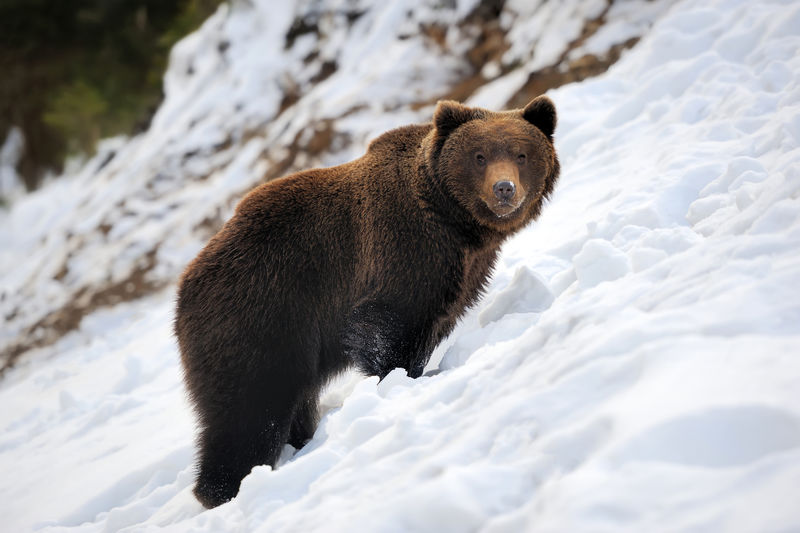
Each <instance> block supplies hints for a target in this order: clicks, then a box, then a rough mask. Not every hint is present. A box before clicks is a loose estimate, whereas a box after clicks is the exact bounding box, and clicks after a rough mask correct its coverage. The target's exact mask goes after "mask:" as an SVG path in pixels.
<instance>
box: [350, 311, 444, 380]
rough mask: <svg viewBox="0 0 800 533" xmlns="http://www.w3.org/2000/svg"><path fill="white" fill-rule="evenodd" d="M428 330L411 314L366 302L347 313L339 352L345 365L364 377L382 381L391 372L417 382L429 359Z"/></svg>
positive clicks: (428, 328)
mask: <svg viewBox="0 0 800 533" xmlns="http://www.w3.org/2000/svg"><path fill="white" fill-rule="evenodd" d="M429 337H430V326H428V327H427V328H426V327H425V325H424V324H421V323H419V320H417V319H415V317H414V316H413V314H412V313H409V312H403V311H401V310H398V309H396V308H394V309H393V308H391V307H390V306H388V305H385V304H381V303H378V302H373V301H371V302H366V303H362V304H361V305H359V306H357V307H356V308H355V309H353V311H352V312H351V313H350V316H349V317H348V320H347V323H346V325H345V327H344V330H343V331H342V334H341V337H340V343H341V347H342V352H343V353H344V355H345V357H346V358H347V360H348V361H349V362H351V363H352V364H354V365H355V366H356V367H358V369H359V370H361V371H362V372H364V373H365V374H368V375H374V376H378V377H379V378H380V379H383V378H384V377H385V376H386V375H387V374H388V373H389V372H391V371H392V370H394V369H395V368H404V369H405V370H406V371H407V372H408V375H409V376H410V377H412V378H417V377H419V376H421V375H422V370H423V369H424V368H425V365H426V364H427V362H428V359H429V358H430V356H431V352H432V347H431V346H429V344H430V343H429V342H428V340H429Z"/></svg>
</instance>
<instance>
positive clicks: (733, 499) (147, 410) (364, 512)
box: [0, 0, 800, 532]
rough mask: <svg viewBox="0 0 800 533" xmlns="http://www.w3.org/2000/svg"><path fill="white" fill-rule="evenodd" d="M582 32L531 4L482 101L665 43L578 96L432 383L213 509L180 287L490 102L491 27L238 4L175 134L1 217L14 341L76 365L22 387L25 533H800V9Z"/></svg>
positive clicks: (146, 139)
mask: <svg viewBox="0 0 800 533" xmlns="http://www.w3.org/2000/svg"><path fill="white" fill-rule="evenodd" d="M551 4H552V3H548V4H543V5H539V4H538V3H530V4H529V3H523V2H508V3H507V4H506V5H505V7H504V8H503V9H504V12H505V13H507V15H504V16H501V18H500V20H501V29H502V30H503V33H504V35H506V38H507V42H508V43H509V46H508V47H507V48H505V49H504V50H502V52H497V54H496V55H492V54H489V56H488V57H487V58H484V59H486V60H487V61H486V65H487V66H486V67H484V68H483V70H482V71H481V72H479V73H478V75H479V76H480V77H479V79H478V82H479V83H478V85H477V89H475V90H472V91H470V92H469V97H468V98H467V103H469V104H472V105H483V106H487V107H493V108H501V107H503V106H505V105H506V104H507V103H508V102H511V101H513V99H514V98H515V96H516V95H518V94H520V91H521V89H522V88H523V87H525V86H526V85H528V84H530V83H531V77H530V76H529V73H530V72H533V71H535V70H536V71H542V70H541V69H542V68H544V67H547V66H552V65H554V64H559V63H560V62H563V61H568V60H569V57H572V58H573V59H575V58H579V57H584V55H585V54H589V53H592V54H598V55H601V56H602V55H603V54H605V53H606V51H608V50H610V49H611V48H612V47H613V46H615V45H617V44H619V43H622V42H625V41H627V40H629V39H631V38H632V37H636V36H639V35H642V38H641V40H639V42H638V43H636V45H635V46H634V47H633V48H632V49H630V50H629V51H627V52H625V53H623V54H622V58H621V59H620V61H619V62H618V63H616V64H615V65H614V66H613V67H611V69H610V70H609V71H608V72H607V73H606V74H604V75H601V76H599V77H597V78H592V79H588V80H586V81H583V82H580V83H574V84H568V85H564V86H562V87H560V88H558V89H555V90H553V91H550V92H549V95H550V96H551V97H552V98H553V99H554V101H555V102H556V104H557V106H558V109H559V118H560V124H559V127H558V130H557V132H556V146H557V148H558V149H559V153H560V156H561V159H562V164H563V170H562V178H561V180H560V183H559V186H558V188H557V191H556V194H555V196H554V198H553V200H552V202H551V203H550V204H549V205H548V206H547V207H546V208H545V210H544V214H543V216H542V217H541V218H540V220H539V221H537V222H536V223H534V224H533V225H532V226H531V227H529V228H528V229H527V230H525V231H524V232H522V233H521V234H520V235H518V236H517V237H515V238H514V239H512V240H511V241H509V242H508V243H507V244H506V246H505V248H504V252H503V255H502V257H501V260H500V263H499V265H498V268H497V271H496V273H495V276H494V278H493V281H492V284H491V286H490V289H489V291H488V293H487V295H486V297H485V298H484V299H483V301H482V302H481V303H480V304H479V305H478V306H477V307H476V308H475V309H474V310H472V311H471V312H470V314H469V315H468V316H467V317H466V318H465V319H464V320H463V322H462V323H461V324H460V325H459V327H458V328H457V329H456V331H455V332H454V333H453V334H452V335H451V336H450V338H449V339H448V340H447V341H446V342H445V343H444V344H443V345H442V346H440V347H439V349H437V351H436V353H435V354H434V357H433V359H432V361H431V363H430V365H429V369H428V370H429V372H428V374H427V375H426V376H424V377H422V378H420V379H417V380H412V379H409V378H408V377H407V376H406V375H405V373H404V372H403V371H402V370H395V371H394V372H393V373H392V374H390V375H389V376H388V377H387V378H386V379H385V380H383V381H382V382H380V383H378V382H377V379H376V378H371V377H363V376H358V375H354V374H349V375H346V376H343V378H342V379H341V380H339V381H337V382H336V383H334V384H332V386H331V387H330V389H329V390H328V391H327V392H326V394H325V395H324V398H323V404H324V405H325V406H326V409H327V410H328V411H327V414H326V415H325V416H324V417H323V419H322V422H321V424H320V426H319V428H318V430H317V432H316V434H315V437H314V439H313V440H312V441H311V442H310V443H309V444H308V445H307V446H306V447H305V448H303V449H302V450H299V451H295V450H293V449H291V447H288V446H287V448H286V449H285V450H284V455H283V457H282V462H281V465H280V466H279V467H278V468H277V469H276V470H274V471H273V470H272V469H270V468H268V467H256V468H254V469H253V471H252V473H251V474H250V475H249V476H248V477H247V478H245V480H244V482H243V484H242V489H241V492H240V494H239V496H238V497H237V498H236V499H234V500H233V501H231V502H229V503H227V504H225V505H223V506H221V507H219V508H217V509H214V510H212V511H204V510H203V509H202V508H201V507H200V505H199V504H198V503H197V502H196V501H195V500H194V499H193V497H192V495H191V484H192V481H193V466H192V453H193V445H192V437H193V421H192V416H191V413H190V411H189V408H188V405H187V403H186V400H185V397H184V391H183V388H182V384H181V375H180V367H179V363H178V357H177V351H176V347H175V344H174V340H173V339H172V337H171V333H170V326H171V324H170V322H171V317H172V306H173V298H174V295H173V285H172V283H173V282H174V279H175V276H176V275H177V273H178V272H179V271H180V268H181V267H182V266H183V264H185V262H186V261H188V260H189V259H190V258H191V257H192V256H193V255H194V253H196V251H197V250H198V248H199V247H200V246H202V244H203V241H204V239H206V238H207V237H208V235H209V234H210V232H211V231H213V228H214V227H215V225H218V223H219V222H218V221H221V220H224V218H225V217H226V216H227V215H228V213H229V212H230V209H231V208H232V206H233V205H234V204H235V201H236V199H237V198H238V197H239V196H240V195H241V194H242V192H244V191H246V190H247V189H248V188H249V187H251V186H252V185H254V184H256V183H258V182H259V180H261V179H264V176H265V175H266V176H267V177H269V175H270V173H271V172H285V171H289V170H290V169H292V168H295V167H298V166H300V167H302V166H307V165H313V164H332V163H336V162H339V161H342V160H346V159H349V158H351V157H354V156H357V155H358V154H359V153H360V152H361V151H362V150H363V147H364V145H365V144H366V142H367V141H368V140H369V138H371V137H372V136H374V135H375V134H376V133H380V132H381V131H383V130H385V129H386V128H388V127H392V126H395V125H399V124H402V123H407V122H414V121H424V120H426V119H427V116H429V112H430V109H431V105H432V103H433V101H435V99H436V98H437V97H440V96H445V95H446V94H447V93H443V92H442V91H441V88H443V87H451V88H452V87H455V86H457V85H458V84H459V83H463V82H464V81H465V80H470V79H472V78H474V76H475V73H474V72H473V73H472V74H469V72H470V71H469V68H467V67H468V65H466V64H465V63H464V60H463V57H464V56H465V55H468V54H469V53H477V52H475V50H476V48H475V47H474V46H473V44H474V43H475V42H476V41H475V40H474V39H475V36H474V32H475V31H478V30H476V29H475V28H476V26H474V25H471V23H470V22H469V21H470V20H471V19H470V16H471V14H473V13H474V12H475V9H477V8H476V5H475V2H458V3H457V4H456V5H455V7H453V8H446V9H445V8H434V7H432V6H433V4H432V3H430V4H429V3H425V2H419V5H417V6H416V8H415V9H413V10H411V11H410V13H411V14H409V13H407V12H406V8H401V7H399V4H398V3H393V5H392V6H378V5H377V4H376V5H369V4H368V3H367V2H362V3H358V4H357V5H356V4H350V3H347V4H344V3H342V4H341V6H339V5H338V4H337V6H338V7H337V9H338V8H341V9H339V10H338V11H337V10H334V11H333V12H335V13H336V15H331V16H329V17H327V18H326V17H321V18H319V20H317V19H314V18H313V16H312V15H313V14H314V13H316V11H314V9H312V6H311V3H309V5H306V4H302V5H300V6H299V7H298V8H297V11H296V12H291V11H288V10H284V9H283V8H281V9H279V8H276V7H275V6H270V7H267V5H266V3H264V5H262V4H260V3H253V5H252V6H250V7H247V6H246V5H244V4H234V7H233V8H230V9H227V8H223V9H222V10H221V11H220V12H219V13H217V14H216V15H215V16H214V17H212V18H211V19H210V20H209V21H208V22H207V23H206V24H205V25H204V27H203V28H202V29H201V30H200V31H198V32H197V33H195V34H194V35H192V36H190V37H188V38H187V39H185V40H184V41H182V42H181V43H180V44H179V45H178V46H177V47H176V49H175V51H174V54H173V58H172V62H171V66H170V70H169V72H168V74H167V77H166V79H165V84H166V89H167V99H166V101H165V103H164V105H163V106H162V108H161V109H160V110H159V112H158V114H157V116H156V118H155V120H154V121H153V127H152V128H151V130H150V131H149V132H148V133H146V134H144V135H142V136H140V137H137V138H134V139H129V140H127V139H115V140H111V141H108V142H107V144H106V145H105V147H104V148H103V149H102V150H101V151H100V153H99V154H98V156H97V157H96V158H95V159H94V160H93V161H89V162H88V163H86V164H85V165H84V166H83V167H82V168H81V169H79V170H77V171H76V172H75V173H74V174H73V175H70V176H66V177H63V178H61V179H59V180H57V181H54V182H53V183H51V184H50V185H48V186H47V187H45V188H44V189H42V190H41V191H38V192H37V193H35V194H33V195H31V196H29V197H27V198H25V199H23V200H20V201H19V202H17V203H16V204H15V205H14V206H13V207H12V209H11V210H9V211H8V212H5V213H3V214H2V215H0V217H2V223H0V227H2V228H3V229H2V232H1V233H0V246H2V252H0V253H1V254H2V255H0V258H1V259H2V270H0V274H2V278H1V279H2V283H3V297H2V300H0V301H1V302H2V305H3V311H4V313H3V314H4V317H5V323H4V327H3V331H2V338H0V341H2V342H3V343H4V344H3V345H4V346H7V347H9V348H8V349H9V350H11V349H12V348H13V347H14V346H22V345H23V344H25V341H28V340H29V337H30V336H31V335H33V334H34V333H35V332H40V333H39V335H41V336H43V337H47V336H48V335H49V336H52V337H53V338H50V339H44V340H41V341H40V342H39V341H37V342H33V343H30V342H28V343H27V344H26V345H25V349H24V351H23V352H19V353H22V354H23V356H20V357H19V358H18V360H17V364H16V366H15V367H14V368H12V369H11V370H9V371H8V372H6V374H5V375H4V376H3V378H2V381H0V403H2V404H3V405H5V406H6V409H4V410H3V411H2V413H0V427H2V433H1V434H0V465H1V466H2V472H3V481H2V482H0V501H2V502H3V506H2V509H3V516H4V526H3V527H4V528H6V529H8V530H9V531H24V530H37V531H48V532H55V531H123V530H126V531H157V530H162V529H163V530H167V531H208V532H218V531H270V532H273V531H398V532H400V531H431V532H434V531H436V532H440V531H478V530H480V531H487V532H501V531H503V532H506V531H507V532H517V531H664V530H669V531H676V530H677V531H743V532H744V531H791V530H796V529H800V509H798V507H797V504H796V494H797V489H798V487H800V392H798V391H800V359H798V356H797V354H798V353H800V289H799V288H798V286H799V285H800V253H799V252H798V251H800V54H798V52H797V51H798V50H800V30H798V28H800V6H798V5H797V4H796V3H792V2H781V1H777V0H775V1H764V2H758V3H756V2H739V1H735V0H718V1H716V2H706V3H703V4H702V5H700V4H698V3H695V2H682V3H677V4H674V5H669V4H664V3H656V5H651V4H650V3H639V2H625V3H615V4H613V5H612V6H611V8H610V9H607V10H605V9H606V6H605V3H603V2H587V3H578V2H574V3H562V4H561V6H562V7H559V9H555V7H554V6H552V5H551ZM345 5H346V6H356V7H355V8H353V11H348V10H347V9H345ZM348 9H349V8H348ZM604 10H605V11H604ZM300 15H303V17H300ZM601 15H602V18H603V21H604V22H605V23H604V24H603V25H601V26H600V27H599V29H598V28H595V31H594V32H593V33H591V35H590V36H588V37H587V38H585V39H584V40H583V41H581V39H580V38H581V36H582V35H584V34H583V29H584V28H585V26H586V24H584V23H585V22H586V21H591V20H598V17H601ZM504 17H505V18H504ZM298 20H300V21H301V22H302V21H305V23H306V25H305V26H303V25H302V24H299V23H298V22H297V21H298ZM453 20H458V21H461V22H463V24H460V25H454V26H453V27H454V28H455V29H453V30H452V31H447V32H445V33H444V34H441V33H437V31H436V30H430V28H436V27H441V26H440V25H441V24H443V23H444V22H452V21H453ZM651 20H654V21H655V23H654V25H653V27H652V28H651V29H650V30H648V31H647V32H646V33H645V32H644V28H646V27H647V25H648V21H651ZM437 24H439V26H437ZM307 27H315V28H318V29H319V32H317V31H316V30H315V31H304V30H303V28H307ZM421 27H427V28H429V31H428V33H427V34H425V36H422V34H420V33H419V28H421ZM292 28H294V32H293V33H294V34H296V35H295V37H294V39H293V41H292V43H291V45H287V42H286V40H285V36H286V35H287V33H289V34H291V33H292V32H291V31H289V30H291V29H292ZM301 30H303V31H301ZM437 39H438V40H439V41H438V42H437ZM471 39H472V40H471ZM317 41H320V42H317ZM323 41H324V42H323ZM221 43H226V44H225V45H224V46H221ZM437 43H438V44H437ZM318 47H319V49H320V50H321V52H320V53H318V54H317V55H314V53H313V50H315V49H316V48H318ZM501 48H502V47H501ZM274 49H281V50H284V52H285V53H282V54H267V53H265V50H274ZM498 50H500V49H498ZM533 50H536V52H535V53H534V52H533ZM571 54H572V55H573V56H574V57H573V56H571ZM562 56H563V57H562ZM309 57H310V59H308V60H307V61H304V59H305V58H309ZM326 63H328V64H330V63H335V65H336V67H335V70H334V71H333V72H328V74H327V76H322V78H318V77H319V76H321V73H323V72H324V71H325V72H327V71H330V69H331V68H332V67H324V65H325V64H326ZM326 68H327V70H325V69H326ZM465 72H466V73H467V74H465ZM312 78H314V81H312ZM470 83H476V82H475V81H474V80H473V81H470ZM291 87H294V88H295V89H293V90H294V91H295V92H294V93H293V92H292V90H289V88H291ZM290 94H294V96H291V97H287V96H286V95H290ZM282 108H283V109H282ZM290 109H291V112H287V111H288V110H290ZM112 153H113V155H111V154H112ZM23 229H24V230H25V231H23ZM136 272H139V274H138V277H137V275H132V273H136ZM137 283H139V284H140V286H138V287H137V286H136V284H137ZM128 284H132V286H131V288H130V292H136V293H137V294H138V293H139V292H144V293H147V294H149V295H148V296H146V297H143V298H136V299H133V298H129V297H126V296H125V294H126V290H127V289H126V287H128ZM140 289H141V290H140ZM145 289H146V290H145ZM104 291H105V292H104ZM98 295H99V296H98ZM81 298H83V299H84V300H86V301H85V302H84V303H85V304H86V305H85V306H84V307H80V309H83V311H75V310H74V309H73V310H72V311H73V312H78V313H79V315H80V319H79V321H78V324H77V325H76V324H71V325H70V324H66V325H70V327H69V328H67V327H66V325H65V324H63V323H61V322H59V320H67V318H61V319H59V318H58V316H59V315H58V313H62V314H64V315H65V316H74V315H71V314H70V313H66V312H64V311H63V310H64V309H68V308H69V303H70V302H72V301H74V300H80V299H81ZM115 302H119V303H115ZM48 317H50V318H48ZM47 320H50V321H51V322H52V324H50V323H48V322H47ZM37 324H38V326H37ZM48 324H49V325H48ZM59 328H60V329H59ZM62 330H63V331H62Z"/></svg>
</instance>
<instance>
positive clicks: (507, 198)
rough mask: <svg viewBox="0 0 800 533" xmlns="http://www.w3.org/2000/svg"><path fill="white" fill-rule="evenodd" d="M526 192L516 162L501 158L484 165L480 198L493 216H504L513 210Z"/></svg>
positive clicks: (520, 203)
mask: <svg viewBox="0 0 800 533" xmlns="http://www.w3.org/2000/svg"><path fill="white" fill-rule="evenodd" d="M526 194H527V191H526V190H525V186H524V185H523V184H522V182H521V181H520V175H519V168H518V167H517V165H516V164H514V163H512V162H511V161H509V160H506V159H501V160H500V161H493V162H491V163H489V164H488V165H487V166H486V172H485V174H484V176H483V185H482V187H481V199H482V200H483V202H484V203H485V204H486V205H487V206H488V207H489V209H491V210H492V212H493V213H494V214H495V216H498V217H506V216H508V215H510V214H511V213H513V212H515V211H516V210H517V208H518V207H519V206H520V205H522V202H523V200H525V195H526Z"/></svg>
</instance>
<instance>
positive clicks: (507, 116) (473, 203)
mask: <svg viewBox="0 0 800 533" xmlns="http://www.w3.org/2000/svg"><path fill="white" fill-rule="evenodd" d="M433 126H434V131H433V133H432V135H433V146H432V150H431V151H430V152H429V157H430V158H432V159H433V160H432V161H430V163H431V166H432V167H433V169H434V172H435V173H436V179H437V180H439V181H440V183H441V184H442V185H443V186H444V187H445V188H446V190H447V191H448V192H449V194H450V195H451V196H452V197H453V198H455V200H456V201H457V202H458V203H459V204H460V205H461V207H463V208H464V209H465V210H466V211H467V212H468V213H470V214H471V215H472V217H474V218H475V219H476V220H477V221H478V222H479V223H480V224H481V225H483V226H488V227H490V228H492V229H495V230H497V231H501V232H504V233H505V232H509V231H514V230H516V229H519V228H520V227H522V226H523V225H525V224H526V223H527V222H529V221H530V220H533V219H534V218H536V217H537V216H538V215H539V212H540V210H541V207H542V203H543V202H544V200H545V199H546V198H547V197H548V196H549V195H550V194H551V193H552V191H553V187H554V186H555V182H556V180H557V179H558V174H559V163H558V158H557V157H556V152H555V148H554V147H553V131H554V130H555V126H556V109H555V106H554V105H553V102H552V101H551V100H550V99H549V98H548V97H546V96H539V97H537V98H535V99H534V100H533V101H531V102H530V103H529V104H528V105H527V106H525V108H524V109H515V110H512V111H504V112H492V111H488V110H486V109H481V108H472V107H467V106H464V105H461V104H459V103H457V102H453V101H441V102H439V103H438V104H437V106H436V111H435V112H434V115H433Z"/></svg>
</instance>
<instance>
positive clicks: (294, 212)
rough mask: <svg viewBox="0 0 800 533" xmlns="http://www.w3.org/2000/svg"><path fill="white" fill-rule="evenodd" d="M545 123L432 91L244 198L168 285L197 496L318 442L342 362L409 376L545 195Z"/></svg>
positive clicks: (548, 145)
mask: <svg viewBox="0 0 800 533" xmlns="http://www.w3.org/2000/svg"><path fill="white" fill-rule="evenodd" d="M554 128H555V108H554V107H553V105H552V102H550V100H549V99H547V98H546V97H539V98H537V99H535V100H534V101H533V102H531V103H530V104H529V105H528V106H526V108H525V109H524V110H514V111H507V112H502V113H493V112H491V111H487V110H484V109H478V108H468V107H465V106H462V105H460V104H457V103H455V102H440V103H439V105H438V106H437V108H436V112H435V114H434V122H433V124H425V125H416V126H405V127H402V128H398V129H396V130H392V131H390V132H387V133H385V134H383V135H381V136H380V137H379V138H377V139H376V140H374V141H373V142H372V143H371V144H370V146H369V148H368V150H367V153H366V154H365V155H364V156H363V157H361V158H360V159H357V160H355V161H353V162H350V163H347V164H344V165H341V166H338V167H333V168H325V169H315V170H309V171H304V172H299V173H296V174H293V175H291V176H287V177H285V178H282V179H279V180H275V181H272V182H270V183H266V184H264V185H261V186H259V187H257V188H256V189H254V190H253V191H252V192H250V193H249V194H248V195H247V196H246V197H245V198H244V199H243V200H242V201H241V203H240V204H239V205H238V207H237V208H236V213H235V214H234V216H233V218H231V219H230V220H229V221H228V222H227V223H226V224H225V226H224V227H223V228H222V229H221V230H220V232H219V233H218V234H217V235H216V236H214V237H213V238H212V239H211V241H210V242H209V243H208V245H207V246H206V248H205V249H204V250H203V251H202V252H200V254H199V255H198V256H197V258H195V259H194V261H192V263H191V264H190V265H189V266H188V267H187V269H186V272H185V273H184V275H183V278H182V280H181V284H180V288H179V292H178V305H177V313H176V319H175V332H176V335H177V337H178V341H179V345H180V349H181V358H182V362H183V365H184V370H185V378H186V385H187V388H188V390H189V394H190V397H191V400H192V402H193V404H194V407H195V410H196V412H197V415H198V418H199V426H200V435H199V439H198V444H199V473H198V479H197V485H196V487H195V494H196V495H197V497H198V499H199V500H200V501H201V502H202V503H203V504H204V505H205V506H207V507H213V506H215V505H219V504H220V503H223V502H225V501H227V500H229V499H230V498H232V497H233V496H235V495H236V493H237V492H238V490H239V484H240V482H241V480H242V478H243V477H244V476H245V475H247V473H248V472H249V471H250V469H251V468H252V467H253V466H254V465H257V464H270V465H274V464H275V461H276V460H277V459H278V456H279V454H280V451H281V449H282V447H283V445H284V444H285V443H286V442H289V443H291V444H292V445H293V446H295V447H300V446H302V445H303V444H304V443H305V441H306V440H308V439H310V438H311V437H312V436H313V432H314V429H315V426H316V422H317V396H318V393H319V390H320V388H321V387H322V386H323V385H324V384H325V383H326V381H327V380H328V379H330V378H331V377H332V376H333V375H335V374H336V373H337V372H340V371H341V370H343V369H345V368H347V367H349V366H356V367H358V368H359V369H360V370H362V371H363V372H365V373H367V374H374V375H377V376H380V377H381V378H382V377H383V376H385V375H386V374H387V373H388V372H390V371H391V370H392V369H394V368H395V367H402V368H405V369H406V370H407V371H408V373H409V375H410V376H412V377H417V376H419V375H421V373H422V370H423V368H424V366H425V364H426V363H427V361H428V358H429V357H430V354H431V352H432V350H433V349H434V347H435V346H436V344H438V343H439V342H440V341H441V340H442V339H443V338H444V336H445V335H447V334H448V333H449V332H450V331H451V330H452V328H453V326H454V324H455V322H456V320H457V319H458V318H459V317H460V316H461V315H462V314H463V312H464V310H465V309H466V308H467V307H468V306H469V305H471V304H473V303H475V302H476V300H477V298H478V297H479V296H480V294H481V291H482V289H483V287H484V285H485V283H486V281H487V278H488V276H489V274H490V271H491V269H492V266H493V264H494V261H495V258H496V256H497V252H498V250H499V248H500V245H501V243H502V242H503V240H504V239H505V238H506V237H508V236H509V235H510V234H512V233H513V232H515V231H517V230H519V229H520V228H522V227H523V226H524V225H525V224H527V223H528V222H530V221H531V220H533V219H534V218H536V217H537V216H538V214H539V212H540V210H541V207H542V204H543V202H544V200H545V199H546V198H547V197H548V195H549V194H550V193H551V192H552V190H553V186H554V184H555V181H556V179H557V177H558V173H559V166H558V159H557V158H556V154H555V150H554V148H553V144H552V134H553V129H554ZM478 155H480V156H481V157H482V158H483V159H482V160H480V159H479V158H477V156H478ZM520 156H524V157H520ZM502 180H507V181H509V182H512V183H513V184H514V185H515V187H516V194H515V195H514V197H513V198H511V199H509V200H503V201H501V200H499V197H498V196H497V195H496V194H493V192H492V187H493V182H497V181H502Z"/></svg>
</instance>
